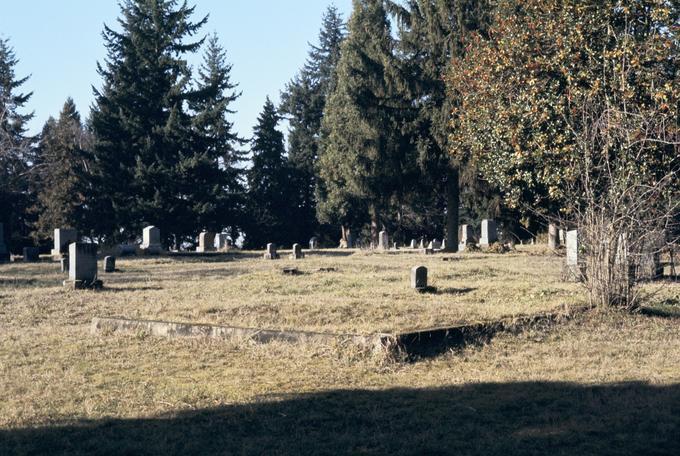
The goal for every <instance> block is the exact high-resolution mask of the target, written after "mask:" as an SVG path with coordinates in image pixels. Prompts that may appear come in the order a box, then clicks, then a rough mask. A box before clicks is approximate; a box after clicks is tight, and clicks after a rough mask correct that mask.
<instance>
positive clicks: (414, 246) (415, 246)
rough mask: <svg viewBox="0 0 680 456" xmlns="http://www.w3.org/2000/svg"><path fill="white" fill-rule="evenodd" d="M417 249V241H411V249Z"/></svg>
mask: <svg viewBox="0 0 680 456" xmlns="http://www.w3.org/2000/svg"><path fill="white" fill-rule="evenodd" d="M417 247H418V241H416V240H415V239H411V248H412V249H416V248H417Z"/></svg>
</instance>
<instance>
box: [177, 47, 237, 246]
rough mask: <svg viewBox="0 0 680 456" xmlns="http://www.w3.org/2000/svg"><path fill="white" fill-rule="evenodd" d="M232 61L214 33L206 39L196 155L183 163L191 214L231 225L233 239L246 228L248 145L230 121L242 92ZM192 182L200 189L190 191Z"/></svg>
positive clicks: (208, 223)
mask: <svg viewBox="0 0 680 456" xmlns="http://www.w3.org/2000/svg"><path fill="white" fill-rule="evenodd" d="M231 68H232V65H231V64H228V63H227V59H226V52H225V51H224V49H223V48H222V47H221V46H220V44H219V41H218V39H217V36H216V35H213V36H211V37H210V39H209V40H208V45H207V48H206V50H205V53H204V57H203V64H202V66H201V68H200V69H199V72H198V81H197V85H198V87H197V96H196V97H195V100H194V101H193V102H192V103H190V107H191V109H192V114H193V126H194V131H195V134H196V144H197V153H196V154H195V155H194V156H193V159H192V160H191V161H190V162H184V165H183V166H182V170H183V178H184V181H185V182H186V185H187V188H186V189H185V191H184V193H185V194H187V195H189V194H191V195H193V196H194V198H195V199H194V200H193V207H192V212H193V213H194V214H195V215H196V219H197V222H198V224H199V225H200V227H201V228H205V229H210V230H214V231H221V230H222V229H223V228H225V227H227V226H228V227H230V231H231V235H232V237H233V238H234V239H236V238H237V237H238V234H239V233H238V229H239V228H240V227H242V219H243V203H244V201H243V200H244V194H245V188H244V183H243V175H242V174H243V170H242V168H241V167H240V164H241V162H242V161H243V159H244V154H245V153H244V152H243V151H241V150H239V149H238V146H241V145H243V144H244V143H245V141H244V140H242V139H241V138H239V137H238V135H237V134H236V133H235V132H234V131H233V130H234V124H233V123H232V122H230V121H229V120H228V116H230V115H233V114H234V113H235V111H233V110H232V109H231V108H230V106H231V104H232V103H233V102H234V101H236V100H237V99H238V97H239V96H240V95H241V94H240V93H237V92H236V91H235V89H236V87H237V85H236V84H233V83H232V82H231ZM191 186H194V188H195V187H198V188H200V189H201V191H200V192H195V191H194V192H192V190H191Z"/></svg>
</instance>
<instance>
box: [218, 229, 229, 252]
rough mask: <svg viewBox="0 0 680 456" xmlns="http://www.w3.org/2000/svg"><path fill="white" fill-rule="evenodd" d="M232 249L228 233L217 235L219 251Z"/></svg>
mask: <svg viewBox="0 0 680 456" xmlns="http://www.w3.org/2000/svg"><path fill="white" fill-rule="evenodd" d="M230 248H231V239H230V238H229V235H228V234H227V233H220V234H218V235H217V250H220V251H224V250H229V249H230Z"/></svg>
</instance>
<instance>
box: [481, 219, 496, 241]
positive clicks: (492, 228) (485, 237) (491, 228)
mask: <svg viewBox="0 0 680 456" xmlns="http://www.w3.org/2000/svg"><path fill="white" fill-rule="evenodd" d="M496 241H498V228H497V227H496V222H495V221H494V220H490V219H484V220H482V237H481V238H480V239H479V245H481V246H482V247H488V246H489V245H491V244H493V243H494V242H496Z"/></svg>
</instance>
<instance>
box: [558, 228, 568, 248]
mask: <svg viewBox="0 0 680 456" xmlns="http://www.w3.org/2000/svg"><path fill="white" fill-rule="evenodd" d="M566 243H567V232H566V231H565V230H563V229H562V228H560V245H565V244H566Z"/></svg>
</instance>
